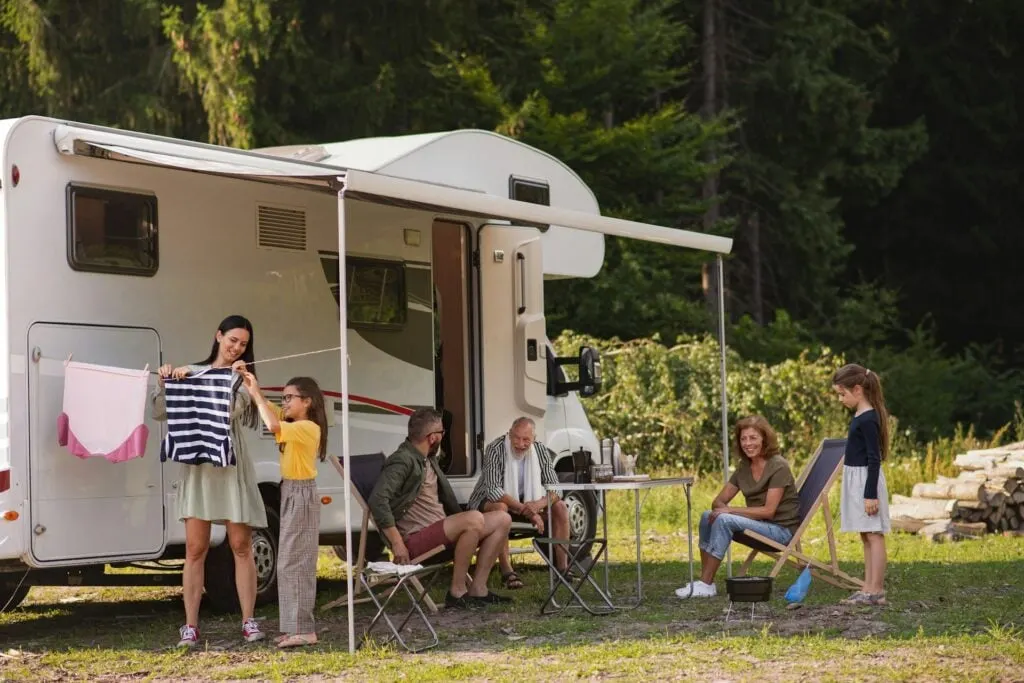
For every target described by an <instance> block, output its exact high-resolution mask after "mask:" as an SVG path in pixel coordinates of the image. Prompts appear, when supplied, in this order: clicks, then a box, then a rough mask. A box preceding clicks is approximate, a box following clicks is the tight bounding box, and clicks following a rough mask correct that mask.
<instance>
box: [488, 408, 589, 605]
mask: <svg viewBox="0 0 1024 683" xmlns="http://www.w3.org/2000/svg"><path fill="white" fill-rule="evenodd" d="M557 482H558V475H557V474H555V468H554V465H553V464H552V462H551V455H550V451H549V450H548V449H547V447H546V446H545V445H544V444H542V443H540V442H539V441H537V437H536V425H535V424H534V421H533V420H531V419H530V418H528V417H520V418H517V419H516V421H515V422H513V423H512V428H511V429H509V430H508V433H507V434H504V435H502V436H500V437H498V438H497V439H495V440H494V441H492V442H491V443H490V444H488V445H487V448H486V450H485V451H484V462H483V470H482V472H481V473H480V479H479V480H478V481H477V484H476V487H475V488H474V489H473V494H472V495H471V496H470V497H469V505H468V508H469V509H470V510H479V511H480V512H492V511H500V512H508V513H509V514H511V515H512V516H513V518H516V517H518V518H520V519H523V520H526V521H527V522H529V523H530V524H533V526H534V527H535V528H536V529H537V531H538V533H544V525H545V519H546V517H547V514H546V513H547V508H548V506H550V507H551V526H552V529H551V531H552V534H551V535H552V538H556V539H562V540H568V539H569V509H568V508H567V507H566V505H565V503H564V502H563V501H562V500H561V499H560V498H559V497H558V495H557V494H556V493H555V492H553V491H552V492H550V493H548V492H547V491H546V490H545V488H544V487H545V486H547V485H549V484H555V483H557ZM555 548H556V549H555V563H556V566H557V567H558V570H559V571H562V572H565V571H566V567H567V565H568V556H567V555H566V552H565V549H564V548H563V547H562V546H560V545H559V546H556V547H555ZM498 566H499V568H500V570H501V578H502V583H503V584H504V586H505V587H506V588H508V589H512V590H515V589H517V588H522V587H523V582H522V580H521V579H520V578H519V576H518V575H517V574H516V573H515V571H514V570H513V569H512V558H511V557H510V554H509V550H508V540H507V539H506V541H505V545H504V546H503V547H502V549H501V552H500V553H499V554H498Z"/></svg>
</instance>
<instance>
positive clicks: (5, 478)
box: [0, 469, 11, 493]
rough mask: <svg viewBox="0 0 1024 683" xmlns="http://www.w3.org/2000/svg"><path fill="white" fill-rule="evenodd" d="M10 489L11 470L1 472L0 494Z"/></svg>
mask: <svg viewBox="0 0 1024 683" xmlns="http://www.w3.org/2000/svg"><path fill="white" fill-rule="evenodd" d="M9 488H11V471H10V470H9V469H6V470H0V493H3V492H4V491H6V490H7V489H9Z"/></svg>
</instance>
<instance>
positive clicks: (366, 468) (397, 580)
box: [320, 453, 449, 652]
mask: <svg viewBox="0 0 1024 683" xmlns="http://www.w3.org/2000/svg"><path fill="white" fill-rule="evenodd" d="M329 460H330V462H331V464H332V465H334V467H335V469H336V470H337V471H338V474H339V475H340V476H341V477H342V478H343V479H344V477H345V469H344V467H343V466H342V464H341V461H340V458H329ZM384 461H385V456H384V454H383V453H370V454H367V455H353V456H351V457H350V458H349V467H350V468H351V476H350V479H349V481H350V484H349V486H350V488H349V493H350V495H351V496H352V500H353V501H355V502H356V504H357V505H358V506H359V507H360V508H361V509H362V511H363V523H362V526H361V528H360V532H359V549H358V551H357V553H356V560H355V566H353V567H352V568H351V571H352V572H353V578H354V579H355V580H354V581H353V591H352V594H353V597H354V598H355V599H354V600H353V602H354V603H356V604H359V603H363V602H373V604H374V606H375V607H376V608H377V613H376V615H374V617H373V619H372V620H371V621H370V625H369V626H368V627H367V628H366V631H365V632H364V633H363V639H364V640H365V639H366V637H367V636H369V635H370V632H371V631H373V629H374V627H375V626H376V625H377V624H378V623H379V622H380V621H381V620H383V621H384V623H386V624H387V626H388V627H389V628H390V629H391V636H389V640H390V639H394V640H395V641H396V642H398V643H399V644H400V645H401V646H402V647H404V648H405V649H406V650H408V651H410V652H420V651H422V650H426V649H429V648H431V647H434V646H436V645H437V643H438V637H437V632H436V631H435V630H434V627H433V625H432V624H431V623H430V620H429V619H428V618H427V615H426V614H425V613H424V612H423V610H422V609H421V608H420V604H421V603H422V604H425V605H426V606H427V609H428V610H429V611H430V612H431V613H435V614H436V613H437V611H438V609H437V605H436V604H435V603H434V601H433V600H431V598H430V595H429V594H428V593H427V591H428V588H429V586H430V582H432V581H433V579H434V577H436V576H437V573H438V571H439V570H440V569H442V568H443V567H444V565H445V564H446V562H447V559H448V558H447V557H446V555H448V554H449V553H448V552H447V551H446V549H445V547H444V545H439V546H437V547H436V548H432V549H431V550H429V551H427V552H425V553H423V554H422V555H419V556H417V557H414V558H411V559H410V560H409V563H410V564H424V563H427V564H425V566H424V567H423V569H420V570H417V571H414V572H411V573H408V574H403V575H395V574H378V573H374V572H371V571H368V570H367V566H366V539H367V534H370V533H376V532H373V531H370V520H371V519H372V518H373V516H372V513H371V512H370V506H369V504H368V503H367V501H368V500H369V498H370V493H371V492H372V491H373V487H374V485H375V484H376V483H377V479H378V478H379V477H380V473H381V470H383V469H384ZM374 526H376V521H374ZM382 536H383V534H382ZM384 541H385V543H387V539H384ZM428 560H429V561H430V562H429V563H428ZM421 579H426V580H427V585H424V584H423V583H422V582H421ZM399 591H403V592H404V593H405V594H406V595H407V596H408V598H409V602H410V604H411V606H410V608H409V610H408V612H407V613H406V615H405V617H404V618H403V619H402V621H401V623H400V624H398V625H397V626H396V625H395V623H394V621H393V620H392V618H391V616H390V615H389V614H388V612H387V608H388V607H389V605H390V604H391V600H392V599H393V598H394V596H395V595H396V594H397V593H398V592H399ZM364 593H365V595H364V596H363V597H356V596H359V595H362V594H364ZM347 601H348V596H347V595H343V596H341V597H340V598H338V599H336V600H332V601H331V602H328V603H327V604H325V605H323V606H322V607H321V608H320V609H321V610H328V609H333V608H334V607H337V606H338V605H342V604H346V603H347ZM415 615H418V616H419V618H420V620H421V621H422V622H423V625H424V626H425V627H426V629H427V631H428V632H429V633H430V636H431V638H430V640H429V641H428V643H427V644H426V645H424V646H421V647H413V646H412V645H411V644H409V643H407V642H406V641H405V640H404V639H403V638H402V630H403V629H404V628H405V626H406V624H408V623H409V621H410V619H411V618H412V617H413V616H415Z"/></svg>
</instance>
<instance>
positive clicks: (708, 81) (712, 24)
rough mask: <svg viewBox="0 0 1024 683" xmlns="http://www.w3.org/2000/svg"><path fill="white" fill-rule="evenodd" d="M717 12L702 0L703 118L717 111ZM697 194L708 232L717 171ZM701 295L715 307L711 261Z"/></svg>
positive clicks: (711, 155)
mask: <svg viewBox="0 0 1024 683" xmlns="http://www.w3.org/2000/svg"><path fill="white" fill-rule="evenodd" d="M717 14H718V2H717V0H704V35H703V41H702V46H701V47H702V50H701V63H702V65H703V69H704V106H703V107H702V111H701V113H702V114H703V116H704V118H705V119H711V118H714V117H715V115H716V114H717V113H718V40H717V36H716V32H715V29H716V23H717V22H716V18H717ZM704 157H705V159H706V160H707V162H708V163H709V164H714V163H715V162H716V161H717V160H718V153H717V151H716V150H715V148H714V145H713V144H708V145H707V147H706V148H705V150H704ZM701 198H702V199H703V200H704V201H705V202H707V203H708V205H707V208H706V209H705V210H704V219H703V227H704V232H707V233H710V232H712V231H713V230H714V227H715V224H716V223H718V218H719V207H718V201H717V198H718V173H712V174H710V175H708V177H707V178H705V179H704V187H703V188H702V191H701ZM703 275H704V285H705V286H704V296H705V302H706V303H707V307H708V310H709V311H717V310H718V277H717V273H716V272H715V266H714V264H713V263H710V264H704V269H703Z"/></svg>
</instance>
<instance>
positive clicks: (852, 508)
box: [839, 465, 890, 534]
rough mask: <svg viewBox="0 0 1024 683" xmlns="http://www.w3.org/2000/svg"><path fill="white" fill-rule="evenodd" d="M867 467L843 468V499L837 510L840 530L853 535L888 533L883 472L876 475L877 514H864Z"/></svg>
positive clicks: (887, 500) (886, 496)
mask: <svg viewBox="0 0 1024 683" xmlns="http://www.w3.org/2000/svg"><path fill="white" fill-rule="evenodd" d="M867 478H868V468H867V467H850V466H849V465H844V466H843V499H842V504H841V505H840V508H839V515H840V530H841V531H851V532H855V533H880V534H887V533H889V528H890V523H889V489H888V487H887V486H886V485H885V472H879V473H878V512H877V513H876V514H874V515H868V514H867V513H866V512H864V482H865V481H867Z"/></svg>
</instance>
